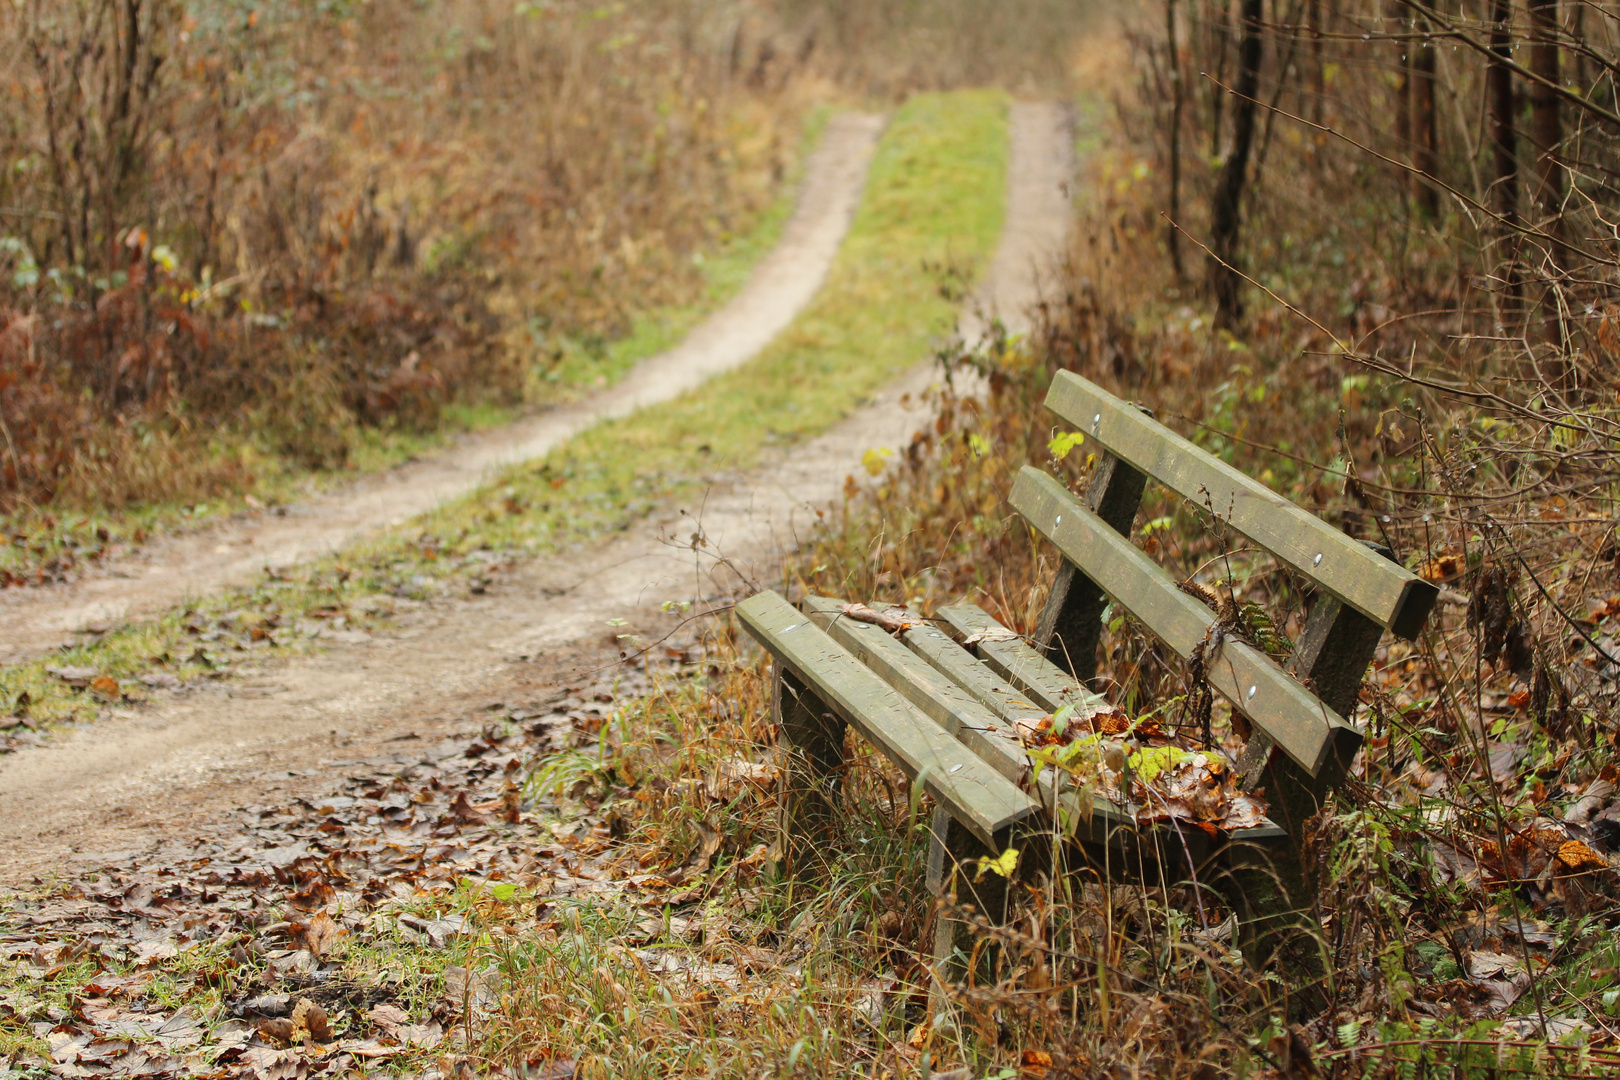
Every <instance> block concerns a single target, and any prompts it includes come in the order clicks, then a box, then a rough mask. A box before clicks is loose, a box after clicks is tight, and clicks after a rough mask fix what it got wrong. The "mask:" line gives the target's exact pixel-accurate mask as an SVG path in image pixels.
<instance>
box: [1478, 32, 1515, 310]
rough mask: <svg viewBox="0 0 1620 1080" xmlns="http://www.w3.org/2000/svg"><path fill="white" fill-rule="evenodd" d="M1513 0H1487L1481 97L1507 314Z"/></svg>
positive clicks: (1511, 267) (1511, 279)
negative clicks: (1487, 50)
mask: <svg viewBox="0 0 1620 1080" xmlns="http://www.w3.org/2000/svg"><path fill="white" fill-rule="evenodd" d="M1512 59H1513V0H1491V61H1490V65H1489V66H1488V67H1487V68H1486V71H1485V99H1486V103H1487V105H1488V106H1489V108H1490V133H1491V136H1490V137H1491V209H1492V210H1494V211H1496V213H1497V216H1498V217H1500V219H1501V221H1500V224H1499V227H1498V230H1497V232H1498V235H1500V236H1501V238H1502V239H1501V244H1502V251H1501V255H1500V256H1499V257H1500V258H1501V259H1502V261H1503V271H1502V278H1503V281H1504V282H1505V283H1506V285H1507V298H1506V300H1505V302H1504V303H1503V305H1502V306H1503V309H1504V313H1505V314H1507V315H1508V316H1509V317H1512V313H1514V312H1517V310H1518V307H1519V299H1520V289H1521V287H1520V283H1519V267H1518V242H1519V136H1518V132H1516V131H1515V130H1514V127H1513V96H1514V95H1513V71H1512V69H1511V68H1510V67H1509V66H1508V65H1509V63H1511V61H1512Z"/></svg>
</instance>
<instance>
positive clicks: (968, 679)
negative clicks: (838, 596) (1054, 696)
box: [903, 608, 1053, 727]
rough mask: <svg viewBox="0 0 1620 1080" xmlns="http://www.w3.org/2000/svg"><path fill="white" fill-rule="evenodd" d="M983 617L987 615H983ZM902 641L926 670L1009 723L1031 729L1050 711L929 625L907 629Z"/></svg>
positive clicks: (1050, 710) (924, 624) (1049, 713)
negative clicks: (937, 674)
mask: <svg viewBox="0 0 1620 1080" xmlns="http://www.w3.org/2000/svg"><path fill="white" fill-rule="evenodd" d="M974 610H978V609H977V608H975V609H974ZM985 618H986V619H988V618H990V616H988V615H986V616H985ZM903 640H904V641H905V643H906V647H907V648H909V649H910V650H911V651H912V652H914V653H916V654H917V655H918V656H920V657H922V658H923V659H924V660H925V661H927V662H928V666H929V667H932V668H933V669H934V670H936V671H938V672H940V673H941V674H943V675H944V676H945V677H946V678H948V679H950V680H951V681H952V682H953V683H955V684H956V685H957V686H960V687H961V688H962V689H963V690H964V691H965V692H966V693H968V694H969V695H970V696H972V698H973V699H974V700H975V701H977V702H979V704H981V705H983V706H984V707H985V708H987V709H989V710H990V711H991V712H993V713H995V714H996V715H998V716H1000V717H1001V718H1002V719H1003V720H1006V721H1008V722H1009V723H1012V724H1020V725H1024V726H1026V727H1033V726H1034V725H1036V724H1039V723H1040V722H1041V721H1042V720H1044V719H1046V718H1047V717H1048V716H1050V715H1051V714H1052V712H1053V710H1052V709H1048V708H1043V707H1042V706H1040V705H1038V704H1036V703H1035V702H1034V701H1032V700H1031V699H1030V698H1029V697H1028V696H1026V695H1025V694H1024V692H1023V691H1021V690H1019V689H1018V688H1017V687H1015V686H1013V685H1012V684H1011V683H1009V682H1007V680H1005V679H1003V678H1002V677H1001V676H999V675H997V674H996V673H995V672H994V671H992V670H991V668H990V665H989V664H987V663H985V662H984V661H983V660H980V659H979V658H978V657H977V656H974V655H973V654H972V653H971V652H969V651H968V650H966V649H964V648H962V646H960V645H958V644H957V643H956V642H955V641H954V640H953V639H952V638H951V636H950V635H949V634H947V633H945V632H944V631H943V630H940V629H939V628H938V627H936V626H934V625H933V624H931V623H921V624H919V625H917V626H914V627H912V628H911V629H910V630H907V631H906V632H905V634H904V635H903Z"/></svg>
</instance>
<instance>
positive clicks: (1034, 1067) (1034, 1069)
mask: <svg viewBox="0 0 1620 1080" xmlns="http://www.w3.org/2000/svg"><path fill="white" fill-rule="evenodd" d="M1018 1063H1019V1065H1020V1066H1021V1067H1022V1068H1023V1069H1024V1071H1025V1072H1028V1073H1031V1074H1033V1075H1035V1076H1045V1075H1046V1070H1048V1069H1050V1068H1051V1067H1052V1055H1051V1054H1048V1053H1047V1052H1046V1051H1045V1050H1025V1051H1024V1052H1023V1053H1022V1054H1020V1055H1019V1061H1018Z"/></svg>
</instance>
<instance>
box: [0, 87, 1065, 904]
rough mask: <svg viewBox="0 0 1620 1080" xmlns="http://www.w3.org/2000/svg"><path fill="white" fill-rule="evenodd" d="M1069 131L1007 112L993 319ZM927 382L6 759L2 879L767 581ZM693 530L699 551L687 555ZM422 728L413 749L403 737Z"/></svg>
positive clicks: (1021, 298)
mask: <svg viewBox="0 0 1620 1080" xmlns="http://www.w3.org/2000/svg"><path fill="white" fill-rule="evenodd" d="M1071 142H1072V140H1071V137H1070V133H1069V126H1068V122H1067V116H1066V114H1065V113H1064V112H1063V111H1062V110H1060V109H1057V108H1055V107H1050V106H1038V105H1027V106H1023V105H1021V106H1016V107H1015V108H1014V113H1013V144H1012V154H1011V162H1010V169H1011V172H1012V175H1013V176H1014V177H1015V178H1017V179H1016V182H1015V183H1014V184H1012V185H1010V190H1009V208H1008V209H1009V212H1008V220H1007V227H1006V231H1005V234H1004V236H1003V239H1002V242H1001V247H1000V249H999V250H998V253H997V256H996V258H995V261H994V263H993V266H992V272H991V274H990V275H989V278H988V280H987V281H986V283H985V285H984V287H983V289H982V290H981V293H980V298H981V301H982V302H984V303H987V304H988V303H993V304H994V305H995V306H996V308H997V310H999V311H1001V312H1002V313H1003V314H1004V315H1010V314H1013V313H1016V312H1019V311H1022V310H1023V309H1024V308H1027V307H1028V306H1029V305H1030V304H1031V303H1032V302H1033V301H1034V300H1035V299H1036V283H1037V280H1038V278H1037V271H1038V270H1039V269H1040V268H1042V267H1044V266H1046V265H1049V264H1050V263H1051V261H1052V260H1053V258H1054V257H1055V256H1056V255H1057V254H1058V253H1059V252H1060V251H1061V249H1062V247H1063V244H1064V241H1065V239H1066V237H1067V231H1068V228H1069V213H1068V200H1067V198H1066V197H1065V196H1064V195H1063V194H1062V192H1063V190H1064V187H1065V185H1066V184H1067V182H1068V179H1069V175H1070V169H1071V161H1070V157H1069V153H1068V147H1069V146H1070V145H1071ZM964 329H966V327H964ZM934 375H935V368H934V366H933V365H932V363H929V364H923V365H919V366H918V367H917V368H915V369H914V370H912V371H911V372H909V373H908V374H907V375H905V376H903V377H902V378H901V379H900V380H898V381H897V382H896V383H894V384H892V385H891V386H890V387H888V388H887V389H886V390H885V391H883V392H882V393H881V394H879V395H878V396H877V397H876V398H875V399H874V400H872V401H871V402H869V403H868V404H866V405H865V406H864V407H863V408H861V409H860V410H859V411H858V412H856V413H855V414H853V415H851V416H850V417H849V418H848V419H846V420H845V421H844V422H843V423H841V424H839V425H838V426H836V427H835V428H834V429H832V430H831V431H829V432H827V433H826V434H824V435H823V436H821V437H819V438H817V439H814V440H811V441H810V442H808V443H805V444H801V445H799V446H797V447H794V448H791V449H786V450H783V451H781V452H779V453H778V454H777V455H776V456H775V457H774V458H773V459H771V460H770V461H767V462H766V463H765V464H764V465H762V466H761V467H760V468H758V469H755V470H753V471H751V472H749V473H747V474H745V475H742V476H737V477H731V478H717V479H716V480H715V483H714V485H713V487H712V488H711V490H710V493H709V495H708V497H707V498H706V499H705V501H704V504H703V506H702V509H701V521H697V520H696V519H695V518H694V517H692V516H688V515H686V514H685V512H684V511H681V512H677V511H674V510H671V511H669V512H667V513H665V514H663V515H662V516H661V517H658V518H655V519H652V520H649V521H648V522H646V523H644V524H643V525H641V526H639V527H636V528H633V529H631V530H630V531H628V532H626V533H621V534H618V535H617V536H616V537H615V538H614V539H612V540H611V541H610V542H608V543H605V544H602V545H600V546H598V547H597V548H594V549H589V550H582V551H577V552H571V553H566V554H563V555H559V556H556V557H552V558H547V559H538V560H535V561H533V562H531V563H529V564H527V565H525V566H522V567H520V568H519V569H518V570H516V571H515V572H513V573H512V574H510V575H506V576H505V577H504V580H503V581H500V582H499V583H498V584H496V585H495V586H493V587H491V589H490V592H489V593H488V594H487V595H485V596H481V597H470V598H467V599H464V600H460V599H458V600H446V601H443V602H441V603H439V604H437V605H435V606H433V607H430V608H427V609H425V610H422V611H419V612H416V613H414V614H412V615H409V616H406V617H404V618H403V619H402V620H401V622H400V624H399V626H398V628H397V630H396V631H395V632H392V633H390V634H389V635H387V636H386V637H382V636H379V637H378V638H377V639H376V640H375V641H374V642H372V643H370V644H366V645H344V646H338V647H334V648H332V649H331V650H330V651H328V652H325V653H323V654H321V655H317V656H310V657H300V658H295V659H292V660H289V661H285V662H283V663H281V664H279V665H277V666H275V667H272V668H268V669H267V670H266V671H265V672H264V673H263V675H262V677H261V678H260V679H259V681H257V682H256V683H255V682H253V681H247V682H243V683H236V684H233V685H228V686H225V687H222V688H219V689H218V690H215V691H212V692H205V691H190V692H186V693H182V694H178V695H175V696H172V697H169V698H167V699H166V700H164V701H160V702H158V703H155V704H153V705H151V706H149V707H147V708H145V709H142V710H141V711H139V712H137V713H134V714H131V715H127V716H124V717H121V718H115V719H111V720H107V721H103V722H102V723H99V724H96V725H94V726H91V727H87V728H84V729H81V730H79V731H77V732H74V733H70V734H66V735H64V736H62V737H61V738H59V739H58V740H57V741H56V742H55V743H53V744H48V745H46V746H43V747H40V748H37V749H29V750H24V751H22V752H20V753H17V754H15V755H13V756H12V757H11V758H9V759H0V883H6V882H12V883H15V882H19V881H21V880H25V879H26V878H27V877H29V876H30V875H36V874H40V873H44V872H49V871H51V870H56V869H64V870H65V869H67V868H70V867H73V866H75V865H83V864H96V865H107V864H110V863H113V862H116V861H120V860H121V859H123V858H126V857H128V856H129V855H130V854H131V853H133V852H137V851H141V850H146V849H149V848H151V847H152V846H153V845H155V844H158V843H160V842H162V841H163V840H164V839H165V838H166V837H174V836H177V835H182V834H184V835H192V834H195V833H201V832H203V831H206V830H207V829H209V828H211V827H212V826H210V825H209V823H210V822H212V821H217V820H219V819H220V818H221V817H222V816H223V815H224V813H225V812H226V811H229V810H230V809H232V808H234V807H238V806H242V805H245V804H248V803H253V802H259V801H280V802H285V801H286V800H287V799H288V798H290V797H292V796H293V795H295V794H296V793H297V792H299V791H303V790H308V791H314V790H317V789H319V788H320V787H321V785H322V784H323V783H327V782H330V780H331V779H332V778H334V777H339V776H341V775H343V773H342V771H341V770H342V769H343V768H344V763H345V762H351V761H353V760H354V759H357V758H364V757H367V756H368V755H373V754H389V753H395V752H398V751H400V750H401V749H402V747H403V748H408V747H411V746H421V745H425V744H426V742H427V741H431V740H432V739H434V738H435V737H439V736H447V735H459V734H463V733H467V732H472V733H476V732H477V731H478V730H479V728H480V726H481V725H482V723H483V722H484V719H483V718H484V716H486V715H487V714H485V713H483V712H482V709H483V706H484V705H486V704H487V703H490V702H495V701H507V702H511V701H515V700H520V699H523V698H525V697H528V698H532V697H535V696H537V695H544V694H545V693H546V692H548V690H554V689H555V688H557V687H559V686H564V685H567V684H569V683H570V682H575V681H577V680H578V679H579V678H580V676H581V674H582V672H584V671H586V670H587V669H590V668H593V667H596V666H599V665H602V664H605V663H612V662H615V661H616V660H617V659H618V652H617V643H616V635H618V634H621V633H627V632H632V631H633V632H636V633H638V634H640V635H641V636H643V637H644V638H658V637H660V636H661V635H663V634H664V633H666V632H668V631H669V630H671V629H672V628H673V627H674V626H675V623H676V616H674V615H670V614H665V613H662V612H660V611H659V604H660V603H661V602H662V601H665V600H671V599H680V600H696V601H697V602H698V604H699V606H700V607H701V606H702V604H703V603H704V602H706V601H707V600H710V599H712V598H714V597H716V596H723V595H726V594H729V593H734V592H738V591H742V589H743V588H745V587H751V586H752V585H755V584H758V585H769V584H771V583H772V581H773V576H774V575H773V570H774V568H775V567H777V566H778V565H779V562H778V560H779V559H780V553H781V552H782V551H783V550H784V549H785V548H788V547H790V546H791V545H792V544H794V543H795V542H796V540H797V538H798V537H799V536H800V535H801V534H802V533H803V532H804V531H805V530H806V529H807V528H808V527H809V526H811V525H812V524H813V523H814V521H815V519H816V508H817V507H819V506H825V505H827V504H828V503H831V502H832V501H834V500H835V499H836V498H837V497H838V494H839V492H840V490H841V489H842V487H843V485H844V481H845V477H846V476H847V475H850V474H852V473H853V474H855V475H860V472H859V469H858V465H859V463H860V459H861V455H862V454H863V453H864V452H865V451H866V450H867V449H869V448H871V447H874V446H890V447H898V446H903V445H905V443H906V442H907V441H908V440H909V439H910V437H911V434H912V433H913V431H915V430H916V428H917V427H919V426H920V425H921V424H923V423H926V422H928V421H929V420H930V419H931V415H930V413H929V412H928V411H927V409H926V407H925V406H924V405H923V403H922V401H921V400H920V399H921V396H922V392H923V391H925V390H926V389H927V388H928V386H929V385H930V383H931V382H932V381H933V379H934ZM691 509H692V510H693V512H694V513H697V511H698V508H696V507H693V508H691ZM698 529H701V530H702V533H703V535H704V537H705V538H706V540H707V542H708V543H707V546H706V547H700V548H697V549H694V548H693V546H692V545H691V536H692V534H693V532H695V531H697V530H698ZM717 556H723V557H724V560H725V561H724V562H718V561H717ZM610 619H613V620H619V619H623V620H626V621H627V625H623V626H613V625H609V622H608V620H610ZM416 737H420V738H421V739H422V740H424V742H416V741H411V742H402V740H405V739H412V740H414V739H415V738H416ZM220 827H221V828H223V826H220Z"/></svg>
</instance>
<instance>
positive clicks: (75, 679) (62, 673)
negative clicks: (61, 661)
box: [45, 664, 101, 687]
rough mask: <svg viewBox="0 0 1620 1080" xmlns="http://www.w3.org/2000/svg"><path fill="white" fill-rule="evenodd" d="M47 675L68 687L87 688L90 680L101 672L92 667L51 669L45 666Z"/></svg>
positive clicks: (49, 666) (47, 665)
mask: <svg viewBox="0 0 1620 1080" xmlns="http://www.w3.org/2000/svg"><path fill="white" fill-rule="evenodd" d="M45 671H46V673H47V674H50V675H55V676H56V677H57V678H58V679H61V680H62V681H63V682H65V683H67V684H68V685H69V686H79V687H84V686H89V685H90V680H91V679H94V678H96V677H98V676H99V675H100V674H101V672H100V671H98V670H97V669H95V668H93V667H53V666H52V665H50V664H46V665H45Z"/></svg>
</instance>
